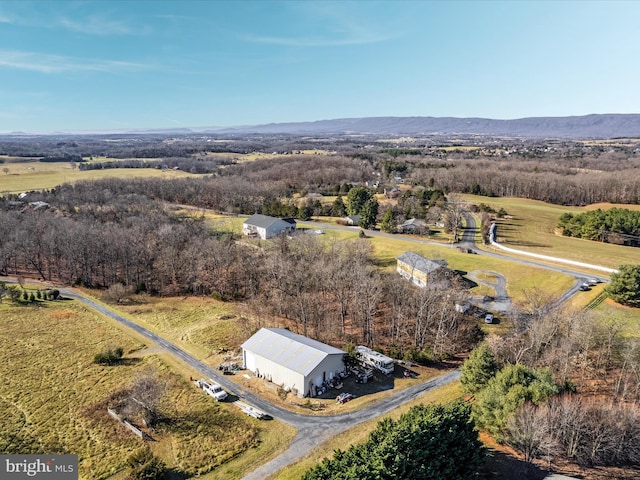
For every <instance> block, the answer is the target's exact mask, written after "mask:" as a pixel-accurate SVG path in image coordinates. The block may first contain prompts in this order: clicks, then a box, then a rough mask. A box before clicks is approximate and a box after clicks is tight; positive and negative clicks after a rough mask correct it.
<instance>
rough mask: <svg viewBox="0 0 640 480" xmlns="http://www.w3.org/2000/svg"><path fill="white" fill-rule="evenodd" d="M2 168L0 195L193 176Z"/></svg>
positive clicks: (46, 166)
mask: <svg viewBox="0 0 640 480" xmlns="http://www.w3.org/2000/svg"><path fill="white" fill-rule="evenodd" d="M1 168H9V173H4V172H2V173H0V195H3V194H7V193H21V192H28V191H31V190H44V189H51V188H54V187H56V186H58V185H61V184H63V183H74V182H77V181H79V180H96V179H101V178H139V177H162V178H178V177H190V176H194V175H193V174H191V173H187V172H183V171H179V170H178V171H176V170H158V169H155V168H111V169H106V170H87V171H80V170H78V169H73V168H71V166H70V165H69V164H68V163H64V162H62V163H44V162H29V163H16V164H3V166H2V167H1ZM1 168H0V170H1Z"/></svg>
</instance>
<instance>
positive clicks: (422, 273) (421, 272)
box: [397, 252, 447, 287]
mask: <svg viewBox="0 0 640 480" xmlns="http://www.w3.org/2000/svg"><path fill="white" fill-rule="evenodd" d="M397 260H398V266H397V271H398V273H399V274H400V275H402V276H403V277H404V278H406V279H408V280H411V281H412V282H413V283H415V284H416V285H418V286H419V287H424V286H426V285H427V282H429V280H430V279H431V278H432V277H434V276H437V275H436V274H437V273H439V271H445V270H446V266H447V262H446V261H444V260H429V259H428V258H424V257H423V256H421V255H418V254H417V253H414V252H404V253H403V254H402V255H400V256H399V257H398V258H397Z"/></svg>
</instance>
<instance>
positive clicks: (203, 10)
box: [0, 0, 640, 132]
mask: <svg viewBox="0 0 640 480" xmlns="http://www.w3.org/2000/svg"><path fill="white" fill-rule="evenodd" d="M639 20H640V2H636V1H627V2H614V1H606V2H596V1H593V2H581V1H571V2H569V1H567V2H553V1H536V2H526V1H517V0H513V1H505V2H484V1H479V0H478V1H471V2H465V1H450V2H437V1H382V2H376V1H366V0H360V1H354V2H347V1H335V2H334V1H319V2H316V1H302V0H300V1H291V2H270V1H266V0H265V1H204V0H201V1H176V2H174V1H125V0H120V1H115V0H112V1H93V2H92V1H72V2H64V1H55V0H49V1H39V2H27V1H6V0H0V132H10V131H29V132H38V131H57V130H95V129H123V128H125V129H126V128H156V127H200V126H231V125H249V124H262V123H271V122H289V121H313V120H322V119H330V118H343V117H367V116H437V117H442V116H455V117H488V118H503V119H507V118H521V117H529V116H565V115H584V114H589V113H640V63H639V61H638V59H639V58H640V28H639V27H638V24H639Z"/></svg>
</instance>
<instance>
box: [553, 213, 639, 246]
mask: <svg viewBox="0 0 640 480" xmlns="http://www.w3.org/2000/svg"><path fill="white" fill-rule="evenodd" d="M558 228H561V229H562V234H563V235H566V236H568V237H577V238H586V239H588V240H598V241H600V242H607V243H615V244H619V245H631V246H636V247H637V246H640V211H636V210H629V209H626V208H610V209H608V210H602V209H600V208H598V209H597V210H591V211H588V212H582V213H576V214H572V213H568V212H567V213H563V214H562V215H561V216H560V220H559V221H558Z"/></svg>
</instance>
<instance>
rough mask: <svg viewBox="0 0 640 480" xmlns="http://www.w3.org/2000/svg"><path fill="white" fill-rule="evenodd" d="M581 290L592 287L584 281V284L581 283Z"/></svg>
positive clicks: (584, 290)
mask: <svg viewBox="0 0 640 480" xmlns="http://www.w3.org/2000/svg"><path fill="white" fill-rule="evenodd" d="M580 290H582V291H583V292H586V291H587V290H591V287H589V284H588V283H583V284H582V285H580Z"/></svg>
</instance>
